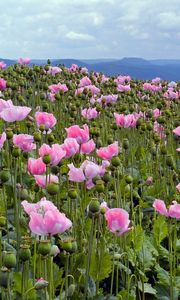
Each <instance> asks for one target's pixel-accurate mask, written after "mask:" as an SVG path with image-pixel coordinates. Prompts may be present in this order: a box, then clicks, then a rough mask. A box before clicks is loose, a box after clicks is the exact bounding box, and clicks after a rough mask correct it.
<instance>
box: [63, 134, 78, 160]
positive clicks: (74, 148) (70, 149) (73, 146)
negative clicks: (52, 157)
mask: <svg viewBox="0 0 180 300" xmlns="http://www.w3.org/2000/svg"><path fill="white" fill-rule="evenodd" d="M79 147H80V146H79V144H78V142H77V141H76V139H74V138H67V139H65V140H64V143H63V144H62V145H61V148H62V150H64V151H66V156H65V157H66V158H69V157H71V156H73V155H75V154H76V153H78V152H79Z"/></svg>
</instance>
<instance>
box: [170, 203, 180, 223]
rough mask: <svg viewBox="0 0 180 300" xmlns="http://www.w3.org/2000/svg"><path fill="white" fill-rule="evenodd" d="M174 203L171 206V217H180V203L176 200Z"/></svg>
mask: <svg viewBox="0 0 180 300" xmlns="http://www.w3.org/2000/svg"><path fill="white" fill-rule="evenodd" d="M172 203H173V204H171V205H170V207H169V213H168V215H169V217H171V218H176V219H178V220H179V219H180V204H178V203H177V202H176V201H173V202H172Z"/></svg>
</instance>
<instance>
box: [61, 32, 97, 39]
mask: <svg viewBox="0 0 180 300" xmlns="http://www.w3.org/2000/svg"><path fill="white" fill-rule="evenodd" d="M66 37H67V38H68V39H70V40H79V41H94V40H95V38H94V36H92V35H90V34H87V33H78V32H75V31H69V32H68V33H67V34H66Z"/></svg>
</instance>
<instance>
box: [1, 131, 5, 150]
mask: <svg viewBox="0 0 180 300" xmlns="http://www.w3.org/2000/svg"><path fill="white" fill-rule="evenodd" d="M5 141H6V133H5V132H3V133H2V134H0V149H2V147H3V146H4V142H5Z"/></svg>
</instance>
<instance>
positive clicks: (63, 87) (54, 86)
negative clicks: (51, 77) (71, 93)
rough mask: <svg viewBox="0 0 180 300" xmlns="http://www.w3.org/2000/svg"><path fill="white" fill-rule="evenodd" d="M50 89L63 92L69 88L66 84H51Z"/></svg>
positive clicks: (52, 91)
mask: <svg viewBox="0 0 180 300" xmlns="http://www.w3.org/2000/svg"><path fill="white" fill-rule="evenodd" d="M49 89H50V91H51V93H54V94H57V93H58V92H59V91H63V92H67V91H68V88H67V85H66V84H61V83H58V84H51V85H49Z"/></svg>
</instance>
